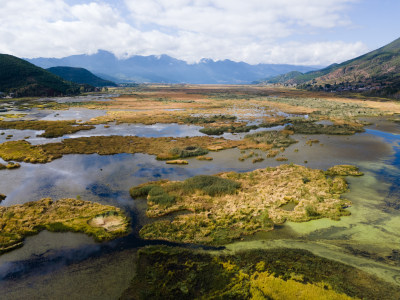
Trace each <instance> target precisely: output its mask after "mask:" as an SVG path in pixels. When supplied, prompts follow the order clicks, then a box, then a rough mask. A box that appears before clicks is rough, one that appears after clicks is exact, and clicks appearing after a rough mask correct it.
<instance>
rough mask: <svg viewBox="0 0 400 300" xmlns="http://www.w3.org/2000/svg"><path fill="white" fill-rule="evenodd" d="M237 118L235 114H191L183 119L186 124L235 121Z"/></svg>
mask: <svg viewBox="0 0 400 300" xmlns="http://www.w3.org/2000/svg"><path fill="white" fill-rule="evenodd" d="M236 119H237V118H236V117H235V116H230V115H212V116H203V117H195V116H189V117H185V118H183V119H182V121H183V122H184V123H186V124H210V123H217V122H234V121H236Z"/></svg>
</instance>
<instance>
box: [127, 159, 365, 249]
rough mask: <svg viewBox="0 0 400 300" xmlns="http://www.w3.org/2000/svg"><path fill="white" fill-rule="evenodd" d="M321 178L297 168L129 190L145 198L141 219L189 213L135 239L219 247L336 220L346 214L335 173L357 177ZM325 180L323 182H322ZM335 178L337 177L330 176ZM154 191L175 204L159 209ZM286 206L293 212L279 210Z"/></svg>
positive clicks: (344, 186)
mask: <svg viewBox="0 0 400 300" xmlns="http://www.w3.org/2000/svg"><path fill="white" fill-rule="evenodd" d="M332 170H348V172H347V173H345V172H344V171H343V172H342V171H341V172H339V171H330V172H327V173H325V172H324V171H321V170H314V169H309V168H306V167H303V166H298V165H293V164H290V165H281V166H279V167H276V168H270V167H268V168H266V169H259V170H255V171H253V172H248V173H234V172H229V173H222V174H218V175H216V176H195V177H192V178H189V179H186V180H185V181H183V182H174V181H168V180H162V181H158V182H150V183H148V184H142V185H140V186H138V187H133V188H132V189H131V195H132V197H133V198H147V204H148V209H147V212H146V214H147V216H149V217H153V218H157V217H161V216H164V215H167V214H170V213H173V212H177V211H181V210H187V211H189V212H191V213H189V214H185V215H180V216H177V217H175V218H174V219H173V220H172V221H165V220H162V221H161V220H159V221H155V222H153V223H151V224H147V225H145V226H144V227H143V228H142V229H141V230H140V235H141V236H142V237H143V238H146V239H164V240H168V241H174V242H185V243H201V244H211V245H223V244H226V243H229V242H231V241H232V240H234V239H237V238H240V237H242V236H245V235H251V234H254V233H255V232H258V231H268V230H272V229H273V226H274V224H282V223H283V222H285V221H286V220H290V221H294V222H305V221H309V220H313V219H316V218H331V219H334V220H338V219H340V217H341V216H347V215H349V214H350V213H349V212H348V211H346V210H345V209H344V208H345V207H347V206H348V205H349V204H350V202H349V201H347V200H346V199H343V198H341V194H343V193H344V192H346V191H347V190H348V187H347V183H346V181H345V180H344V179H343V177H342V176H345V175H339V174H346V175H347V176H348V175H356V176H358V175H360V174H359V173H357V172H356V170H357V169H356V168H355V167H352V168H350V167H347V166H336V167H335V168H333V169H332ZM327 175H329V177H327ZM336 175H339V176H336ZM153 188H156V189H157V190H160V191H161V190H163V191H164V194H166V195H169V196H171V197H173V198H174V199H175V202H174V203H171V202H169V203H168V205H161V204H159V203H155V202H154V201H152V200H151V199H152V197H151V195H150V191H151V190H152V189H153ZM290 202H293V203H296V206H295V207H294V209H293V210H290V211H288V210H285V209H282V206H283V205H285V204H288V203H290Z"/></svg>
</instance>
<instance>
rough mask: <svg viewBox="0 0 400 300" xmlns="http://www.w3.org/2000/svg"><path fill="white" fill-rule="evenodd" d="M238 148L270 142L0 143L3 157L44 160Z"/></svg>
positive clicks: (169, 156)
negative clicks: (76, 155) (98, 155)
mask: <svg viewBox="0 0 400 300" xmlns="http://www.w3.org/2000/svg"><path fill="white" fill-rule="evenodd" d="M235 147H239V148H241V149H251V148H254V149H263V150H267V149H270V148H271V147H272V145H268V144H264V143H254V142H253V141H251V140H249V139H243V140H226V139H223V138H219V139H217V138H211V137H207V136H202V137H190V138H172V137H160V138H146V137H137V136H92V137H81V138H75V139H65V140H63V141H62V142H58V143H48V144H43V145H31V144H30V143H29V142H27V141H9V142H5V143H2V144H0V157H1V158H2V159H4V160H7V161H9V160H14V161H25V162H30V163H46V162H50V161H52V160H54V159H56V158H60V157H62V156H63V155H65V154H93V153H97V154H100V155H112V154H117V153H132V154H133V153H147V154H151V155H156V156H157V159H160V160H173V159H179V158H186V157H192V156H203V155H205V154H207V153H208V150H212V151H218V150H223V149H230V148H235Z"/></svg>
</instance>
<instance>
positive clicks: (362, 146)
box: [0, 124, 400, 299]
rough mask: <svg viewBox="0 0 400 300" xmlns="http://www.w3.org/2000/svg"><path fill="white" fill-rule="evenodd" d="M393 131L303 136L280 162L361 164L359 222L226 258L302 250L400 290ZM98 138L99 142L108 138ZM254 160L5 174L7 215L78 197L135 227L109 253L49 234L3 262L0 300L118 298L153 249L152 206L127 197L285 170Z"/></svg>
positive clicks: (135, 160)
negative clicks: (156, 185) (193, 181)
mask: <svg viewBox="0 0 400 300" xmlns="http://www.w3.org/2000/svg"><path fill="white" fill-rule="evenodd" d="M118 126H120V125H118ZM131 126H132V125H131ZM168 126H170V127H168ZM176 126H179V125H176ZM382 126H383V125H382ZM393 126H394V127H393V128H394V129H393V130H389V132H385V131H383V129H385V128H384V127H382V128H379V127H378V128H376V126H375V127H374V126H371V127H370V129H368V130H367V131H366V132H365V133H361V134H357V135H355V136H322V135H313V136H304V135H296V136H295V139H297V140H299V142H298V143H297V144H293V145H291V146H290V147H289V148H287V149H286V150H285V152H284V153H282V154H281V156H284V157H287V158H288V163H290V162H293V163H296V164H302V165H306V166H308V167H312V168H321V169H327V168H329V167H331V166H333V165H335V164H355V165H357V166H359V167H360V169H361V170H362V171H363V172H364V173H365V175H364V176H363V177H357V178H349V180H348V181H349V184H350V189H351V191H350V192H349V193H347V194H346V195H345V197H346V198H348V199H350V200H351V201H352V203H353V205H352V207H351V208H350V211H351V213H352V215H351V216H350V217H344V218H342V220H341V221H331V220H327V219H322V220H316V221H312V222H307V223H290V222H288V223H286V224H284V225H283V226H279V227H277V228H276V230H275V231H273V232H268V233H260V234H258V235H256V236H254V237H249V238H248V239H245V241H243V242H238V243H233V244H232V245H229V246H227V248H226V250H225V251H235V250H237V249H248V248H251V247H264V248H271V247H294V248H304V249H308V250H310V251H312V252H314V253H316V254H318V255H321V256H325V257H328V258H332V259H336V260H338V261H343V262H346V263H349V264H352V265H355V266H357V267H359V268H362V269H364V270H366V271H368V272H371V273H373V274H376V275H378V276H380V277H382V278H383V279H385V280H387V281H388V282H393V283H398V284H399V285H400V276H399V275H400V260H399V257H398V256H396V253H397V252H396V251H397V250H399V251H400V246H399V245H400V213H399V212H400V211H399V208H400V205H399V208H397V206H396V200H397V201H398V199H400V197H399V195H400V192H399V186H400V182H399V178H400V145H399V141H400V139H399V135H398V134H397V133H396V130H398V129H399V128H397V127H396V126H395V125H393ZM126 127H129V126H126ZM139 127H140V126H133V127H130V128H131V129H136V128H139ZM188 127H189V126H188ZM191 127H196V126H191ZM191 127H190V130H192V129H193V128H191ZM98 128H99V129H97V128H96V130H98V131H99V134H100V132H102V131H103V130H104V131H105V130H106V129H103V128H101V127H98ZM180 128H181V127H179V128H177V127H175V125H174V124H173V125H166V127H164V128H163V129H161V130H160V131H161V132H162V131H163V130H164V133H163V134H168V133H169V132H176V131H175V130H178V132H179V130H180ZM131 129H128V128H125V129H124V130H131ZM379 129H381V130H379ZM111 130H118V129H115V128H114V129H111ZM138 130H143V131H142V132H145V131H146V130H150V131H153V133H152V134H154V130H157V129H156V128H148V127H147V128H144V129H140V128H139V129H138ZM188 130H189V129H188ZM193 130H194V131H197V128H195V129H193ZM183 132H185V131H183ZM81 133H82V132H81ZM83 133H84V132H83ZM179 134H180V133H179ZM182 134H186V132H185V133H182ZM192 134H193V132H190V133H188V135H192ZM144 136H145V135H144ZM160 136H162V135H160ZM309 139H318V140H319V141H320V143H319V144H314V145H313V146H309V145H307V144H306V142H307V141H308V140H309ZM295 149H299V151H298V152H296V151H295ZM255 152H256V153H258V155H260V156H262V157H264V158H265V160H264V161H263V162H259V163H255V164H253V163H252V159H253V158H249V159H247V160H246V161H244V162H241V161H239V160H238V158H239V157H240V156H242V154H241V153H240V151H239V150H237V149H230V150H225V151H221V152H212V153H210V156H212V157H213V158H214V160H213V161H198V160H196V159H189V165H186V166H174V165H167V164H165V162H162V161H157V160H155V157H154V156H151V155H146V154H134V155H131V154H117V155H112V156H100V155H97V154H93V155H66V156H64V157H63V158H61V159H57V160H55V161H53V162H51V163H48V164H44V165H39V164H26V163H22V164H21V165H22V166H21V168H20V169H16V170H3V171H0V172H1V178H2V180H1V181H0V192H1V193H4V194H6V195H7V198H6V200H4V201H3V203H2V205H6V206H8V205H13V204H19V203H25V202H28V201H34V200H38V199H40V198H43V197H52V198H54V199H59V198H64V197H77V196H80V197H81V198H82V199H87V200H90V201H97V202H100V203H104V204H111V205H115V206H119V207H121V208H122V209H124V210H125V211H126V212H127V213H128V215H130V216H131V218H132V233H131V234H130V235H129V236H127V237H124V238H121V239H118V240H115V241H111V242H108V243H103V244H97V243H95V242H94V241H93V240H92V239H91V238H90V237H87V236H85V235H83V234H75V233H49V232H46V231H44V232H42V233H40V234H39V235H36V236H32V237H29V238H27V239H26V242H25V245H24V247H22V248H20V249H17V250H15V251H13V252H10V253H7V254H4V255H2V256H0V289H1V291H2V293H1V294H0V296H1V295H3V296H5V299H21V298H27V297H28V298H30V299H46V298H49V295H52V296H53V297H55V298H57V299H63V298H65V297H66V295H68V297H69V298H74V299H99V297H100V298H102V299H116V298H118V297H119V295H120V294H121V293H122V291H123V290H124V289H125V288H126V287H127V286H128V284H129V281H130V279H131V278H132V276H133V275H134V272H135V263H134V254H135V252H136V250H137V249H138V248H139V247H141V246H143V245H145V244H148V243H149V242H147V241H143V240H141V239H140V238H138V236H137V228H138V227H137V226H140V224H141V223H145V222H148V220H146V218H145V217H144V210H145V204H143V201H142V202H141V201H134V200H132V199H131V198H130V196H129V193H128V191H129V188H130V187H131V186H133V185H137V184H140V183H144V182H147V181H150V180H159V179H163V178H168V179H172V180H183V179H185V178H188V177H190V176H194V175H197V174H215V173H219V172H223V171H237V172H245V171H250V170H253V169H257V168H264V167H266V166H276V165H279V164H280V163H279V162H277V161H275V159H273V158H266V157H265V153H263V152H261V151H255ZM152 243H153V242H152ZM155 243H157V242H155ZM0 298H2V297H0Z"/></svg>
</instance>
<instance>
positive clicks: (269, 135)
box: [246, 131, 297, 148]
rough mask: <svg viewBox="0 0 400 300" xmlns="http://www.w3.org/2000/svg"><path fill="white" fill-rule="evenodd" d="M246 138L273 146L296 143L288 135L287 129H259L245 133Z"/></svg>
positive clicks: (286, 145) (278, 146) (279, 146)
mask: <svg viewBox="0 0 400 300" xmlns="http://www.w3.org/2000/svg"><path fill="white" fill-rule="evenodd" d="M246 139H249V140H251V141H253V142H255V143H264V144H270V145H273V147H274V148H281V147H284V148H286V147H289V146H290V145H291V144H294V143H297V141H295V140H294V139H292V138H291V137H290V136H289V132H287V131H260V132H255V133H252V134H247V135H246Z"/></svg>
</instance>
